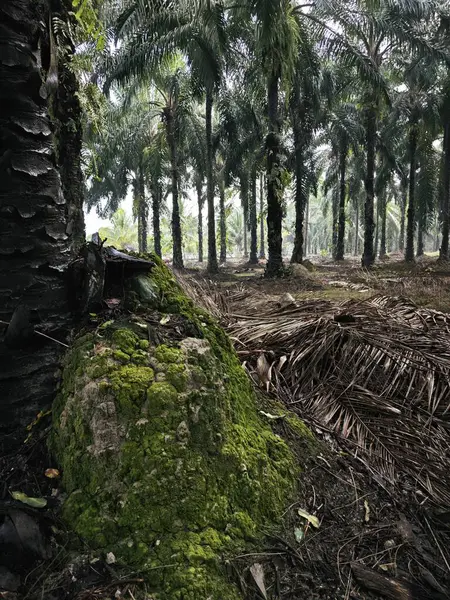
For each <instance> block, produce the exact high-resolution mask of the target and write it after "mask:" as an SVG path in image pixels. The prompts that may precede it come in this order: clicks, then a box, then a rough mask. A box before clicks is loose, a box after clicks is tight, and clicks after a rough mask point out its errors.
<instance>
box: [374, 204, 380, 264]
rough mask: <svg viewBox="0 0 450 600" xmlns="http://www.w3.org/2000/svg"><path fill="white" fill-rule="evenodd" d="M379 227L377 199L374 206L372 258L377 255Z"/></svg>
mask: <svg viewBox="0 0 450 600" xmlns="http://www.w3.org/2000/svg"><path fill="white" fill-rule="evenodd" d="M379 225H380V202H379V198H377V201H376V206H375V237H374V248H373V254H374V256H376V255H377V254H378V239H379V237H378V231H379Z"/></svg>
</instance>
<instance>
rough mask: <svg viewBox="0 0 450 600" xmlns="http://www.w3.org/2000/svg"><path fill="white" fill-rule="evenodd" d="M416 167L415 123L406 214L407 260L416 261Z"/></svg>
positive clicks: (411, 135)
mask: <svg viewBox="0 0 450 600" xmlns="http://www.w3.org/2000/svg"><path fill="white" fill-rule="evenodd" d="M416 168H417V129H416V126H415V125H414V124H413V125H412V127H411V131H410V134H409V194H408V211H407V214H406V250H405V261H406V262H414V231H415V228H416V207H415V192H416Z"/></svg>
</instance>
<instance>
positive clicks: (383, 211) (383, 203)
mask: <svg viewBox="0 0 450 600" xmlns="http://www.w3.org/2000/svg"><path fill="white" fill-rule="evenodd" d="M378 202H379V204H380V217H381V236H380V254H379V256H380V258H385V257H386V255H387V248H386V245H387V244H386V217H387V196H386V190H383V191H382V192H381V194H380V196H379V198H378Z"/></svg>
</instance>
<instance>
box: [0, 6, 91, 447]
mask: <svg viewBox="0 0 450 600" xmlns="http://www.w3.org/2000/svg"><path fill="white" fill-rule="evenodd" d="M46 8H47V5H46V3H36V2H31V1H28V2H23V1H18V0H9V1H8V2H1V3H0V23H1V27H2V36H1V40H0V55H1V56H2V57H3V58H4V57H5V56H6V57H7V59H6V60H4V61H1V60H0V81H1V91H0V98H1V99H0V104H1V110H0V157H1V158H0V170H1V177H0V321H1V322H2V323H8V322H9V321H10V320H11V317H12V315H13V313H14V311H15V309H16V308H17V307H18V306H19V305H26V306H27V307H28V308H29V309H30V311H31V314H30V319H31V323H32V324H33V325H36V327H37V329H39V330H40V331H42V332H45V333H47V334H49V335H51V336H53V337H55V338H56V339H59V340H61V341H63V340H65V338H66V337H67V335H68V333H69V331H68V330H69V326H70V317H69V306H68V293H67V287H66V271H67V267H68V263H69V261H70V258H71V250H72V240H73V236H75V234H76V231H75V230H76V228H75V227H74V223H73V222H72V223H69V221H68V219H69V218H70V215H71V214H72V208H73V207H71V206H70V205H68V203H67V200H66V198H65V197H64V196H63V193H62V189H61V182H60V176H59V174H58V171H57V168H56V166H55V165H56V162H55V155H54V148H53V144H52V142H53V140H52V127H51V123H50V118H49V115H48V107H47V100H46V99H45V95H44V94H43V93H42V92H43V89H44V82H43V78H45V74H46V71H47V70H48V67H49V65H48V63H47V62H46V60H47V59H46V56H47V55H46V54H44V53H43V55H42V57H43V64H40V59H41V48H40V45H41V43H42V40H43V39H46V38H48V32H45V31H39V30H38V29H39V27H45V24H47V23H48V22H49V15H48V13H47V14H45V9H46ZM38 34H39V35H38ZM61 100H62V98H61ZM75 117H76V118H78V117H79V113H76V114H75ZM72 125H73V126H75V127H77V128H78V127H80V123H79V122H74V123H73V124H72ZM56 142H57V144H58V140H56ZM70 177H71V175H69V174H67V179H66V182H65V186H66V187H67V189H69V187H70ZM4 333H5V327H4V325H3V324H1V323H0V365H1V367H0V390H1V392H0V411H1V420H0V440H1V443H0V451H2V448H1V447H3V449H4V447H5V446H6V445H9V444H10V443H12V438H7V437H6V436H3V435H2V434H3V433H7V432H11V431H13V430H17V428H22V427H23V426H24V425H26V424H27V423H29V422H30V421H31V420H32V419H33V418H34V417H35V416H36V414H37V413H38V412H39V411H40V410H42V409H43V408H46V407H48V406H49V405H50V403H51V401H52V400H53V397H54V394H55V390H56V385H57V379H58V375H57V373H58V366H59V364H60V360H61V354H62V352H61V351H62V350H63V347H62V346H60V345H59V344H57V343H54V342H52V341H50V340H46V339H45V338H43V337H41V336H37V335H32V336H31V337H30V338H29V339H26V340H24V342H23V344H21V343H19V342H20V340H18V339H17V338H16V344H11V342H10V345H7V342H6V340H5V336H4ZM13 345H14V347H13ZM18 431H19V433H18V435H19V436H22V433H23V431H24V430H23V429H19V430H18Z"/></svg>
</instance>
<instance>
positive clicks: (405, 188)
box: [398, 181, 408, 252]
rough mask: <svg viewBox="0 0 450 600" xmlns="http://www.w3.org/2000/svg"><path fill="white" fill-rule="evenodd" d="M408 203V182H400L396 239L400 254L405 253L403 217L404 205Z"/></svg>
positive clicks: (404, 212)
mask: <svg viewBox="0 0 450 600" xmlns="http://www.w3.org/2000/svg"><path fill="white" fill-rule="evenodd" d="M407 203H408V182H407V181H404V182H402V197H401V203H400V235H399V238H398V249H399V250H400V252H404V251H405V217H406V205H407Z"/></svg>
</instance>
